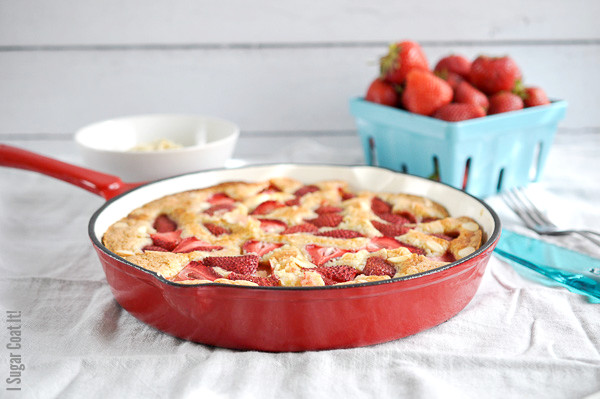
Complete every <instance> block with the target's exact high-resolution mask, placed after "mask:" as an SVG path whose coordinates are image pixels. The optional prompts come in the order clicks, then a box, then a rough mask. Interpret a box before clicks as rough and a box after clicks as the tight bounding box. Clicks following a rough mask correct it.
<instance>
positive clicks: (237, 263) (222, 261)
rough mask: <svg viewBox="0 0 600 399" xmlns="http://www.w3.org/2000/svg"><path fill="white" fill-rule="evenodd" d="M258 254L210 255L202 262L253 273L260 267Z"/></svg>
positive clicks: (237, 271) (230, 269)
mask: <svg viewBox="0 0 600 399" xmlns="http://www.w3.org/2000/svg"><path fill="white" fill-rule="evenodd" d="M259 260H260V258H259V257H258V255H254V254H248V255H241V256H209V257H208V258H204V259H203V260H202V263H204V264H205V265H206V266H212V267H220V268H222V269H225V270H229V271H230V272H236V273H240V274H252V273H254V272H255V271H256V269H258V262H259Z"/></svg>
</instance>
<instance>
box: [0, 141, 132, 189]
mask: <svg viewBox="0 0 600 399" xmlns="http://www.w3.org/2000/svg"><path fill="white" fill-rule="evenodd" d="M0 166H8V167H10V168H16V169H25V170H31V171H33V172H38V173H41V174H44V175H47V176H51V177H54V178H56V179H59V180H63V181H66V182H67V183H71V184H73V185H75V186H78V187H81V188H83V189H85V190H87V191H90V192H92V193H94V194H96V195H99V196H101V197H104V198H105V199H110V198H112V197H115V196H117V195H119V194H121V193H124V192H126V191H129V190H131V189H132V188H134V187H137V186H139V185H140V184H142V183H123V181H122V180H121V178H119V177H117V176H113V175H108V174H105V173H101V172H96V171H94V170H91V169H86V168H82V167H80V166H76V165H71V164H68V163H66V162H62V161H59V160H56V159H52V158H49V157H46V156H43V155H40V154H36V153H33V152H30V151H27V150H23V149H20V148H16V147H12V146H9V145H6V144H0Z"/></svg>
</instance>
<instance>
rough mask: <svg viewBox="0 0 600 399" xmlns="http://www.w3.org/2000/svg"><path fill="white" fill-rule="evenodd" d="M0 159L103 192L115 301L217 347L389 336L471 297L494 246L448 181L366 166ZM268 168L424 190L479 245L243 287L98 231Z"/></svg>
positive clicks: (274, 172) (489, 223)
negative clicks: (92, 164) (425, 262)
mask: <svg viewBox="0 0 600 399" xmlns="http://www.w3.org/2000/svg"><path fill="white" fill-rule="evenodd" d="M0 165H2V166H9V167H14V168H19V169H28V170H32V171H36V172H40V173H43V174H46V175H49V176H52V177H55V178H58V179H61V180H64V181H67V182H69V183H72V184H74V185H76V186H79V187H82V188H84V189H86V190H88V191H91V192H92V193H94V194H98V195H100V196H102V197H104V198H105V199H107V200H108V201H107V202H106V203H105V204H104V205H103V206H102V207H101V208H100V209H98V211H96V213H94V215H93V216H92V218H91V220H90V223H89V235H90V238H91V240H92V244H93V246H94V249H95V250H96V252H97V254H98V257H99V258H100V262H101V264H102V267H103V268H104V272H105V274H106V279H107V281H108V284H109V285H110V287H111V290H112V293H113V295H114V297H115V299H116V300H117V302H118V303H119V304H120V305H121V306H122V307H123V308H124V309H125V310H127V311H128V312H129V313H131V314H132V315H133V316H135V317H136V318H138V319H139V320H141V321H143V322H144V323H147V324H149V325H151V326H154V327H155V328H157V329H159V330H161V331H164V332H166V333H168V334H171V335H174V336H176V337H179V338H182V339H186V340H190V341H195V342H199V343H203V344H208V345H214V346H219V347H226V348H235V349H245V350H262V351H273V352H282V351H306V350H322V349H334V348H351V347H359V346H366V345H372V344H377V343H381V342H386V341H391V340H395V339H399V338H402V337H405V336H408V335H412V334H415V333H417V332H419V331H422V330H425V329H428V328H431V327H433V326H436V325H438V324H440V323H443V322H445V321H447V320H448V319H450V318H451V317H453V316H455V315H456V314H457V313H458V312H460V311H461V310H462V309H463V308H464V307H465V306H466V305H467V304H468V303H469V301H470V300H471V299H472V298H473V296H474V295H475V292H476V291H477V288H478V287H479V284H480V282H481V278H482V276H483V274H484V271H485V267H486V265H487V263H488V261H489V258H490V256H491V254H492V251H493V249H494V247H495V246H496V244H497V242H498V239H499V238H500V220H499V218H498V216H497V215H496V213H495V212H494V211H493V210H492V209H491V208H490V207H489V206H487V205H486V204H485V203H484V202H482V201H480V200H478V199H476V198H475V197H472V196H470V195H468V194H466V193H464V192H462V191H460V190H457V189H454V188H452V187H450V186H447V185H444V184H441V183H437V182H433V181H431V180H428V179H423V178H420V177H415V176H409V175H404V174H401V173H396V172H392V171H389V170H387V169H382V168H376V167H370V166H357V167H347V166H314V165H313V166H310V165H287V164H284V165H267V166H255V167H245V168H238V169H221V170H213V171H203V172H197V173H190V174H186V175H182V176H176V177H173V178H168V179H163V180H160V181H156V182H152V183H144V184H141V183H123V182H122V181H121V179H120V178H118V177H115V176H111V175H106V174H103V173H99V172H95V171H91V170H89V169H84V168H81V167H78V166H74V165H70V164H66V163H63V162H60V161H57V160H54V159H51V158H47V157H44V156H41V155H37V154H33V153H31V152H28V151H25V150H21V149H17V148H14V147H10V146H6V145H0ZM275 176H289V177H293V178H298V179H300V180H302V181H304V183H306V184H309V183H311V182H315V181H319V180H325V179H343V180H348V181H349V182H350V183H351V184H352V186H353V187H355V188H363V189H374V190H381V191H395V192H405V193H412V194H417V195H424V196H426V197H429V198H431V199H433V200H436V201H438V202H440V203H442V204H443V205H445V206H446V207H447V208H448V210H449V212H450V214H452V215H456V216H470V217H472V218H474V219H475V220H476V221H477V222H478V223H479V224H480V225H481V226H482V227H483V229H484V231H485V236H486V237H485V238H486V240H485V243H484V244H483V246H482V247H481V248H480V249H479V250H477V251H475V252H474V253H472V254H470V255H468V256H467V257H465V258H463V259H460V260H459V261H457V262H454V263H451V264H449V265H446V266H443V267H440V268H437V269H435V270H431V271H428V272H425V273H420V274H416V275H412V276H407V277H402V278H397V279H392V280H387V281H378V282H372V283H366V284H360V285H354V286H347V285H345V286H327V287H309V288H294V287H247V286H233V285H226V284H216V283H211V284H201V285H180V284H176V283H173V282H170V281H168V280H166V279H165V278H163V277H161V276H159V275H157V274H156V273H154V272H151V271H148V270H145V269H142V268H141V267H139V266H136V265H134V264H132V263H130V262H128V261H126V260H125V259H123V258H121V257H119V256H117V255H116V254H114V253H112V252H111V251H109V250H108V249H107V248H106V247H104V245H103V244H102V235H103V234H104V232H105V231H106V229H107V228H108V226H110V225H111V224H112V223H114V222H116V221H117V220H119V219H120V218H122V217H124V216H126V215H127V214H128V213H129V212H130V211H132V210H133V209H135V208H137V207H139V206H141V205H143V204H145V203H147V202H149V201H151V200H153V199H155V198H160V197H163V196H165V195H169V194H172V193H175V192H181V191H185V190H190V189H194V188H202V187H207V186H211V185H213V184H216V183H219V182H223V181H232V180H237V181H240V180H247V181H251V180H262V179H266V178H270V177H275Z"/></svg>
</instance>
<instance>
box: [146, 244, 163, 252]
mask: <svg viewBox="0 0 600 399" xmlns="http://www.w3.org/2000/svg"><path fill="white" fill-rule="evenodd" d="M142 251H144V252H146V251H155V252H169V251H168V250H166V249H164V248H163V247H159V246H158V245H146V246H145V247H144V248H142Z"/></svg>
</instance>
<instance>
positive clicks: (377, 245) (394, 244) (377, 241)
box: [366, 237, 402, 252]
mask: <svg viewBox="0 0 600 399" xmlns="http://www.w3.org/2000/svg"><path fill="white" fill-rule="evenodd" d="M401 246H402V244H401V243H400V241H398V240H395V239H393V238H392V237H374V238H371V242H369V244H368V245H367V248H366V250H367V251H369V252H377V251H379V250H380V249H396V248H399V247H401Z"/></svg>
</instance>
